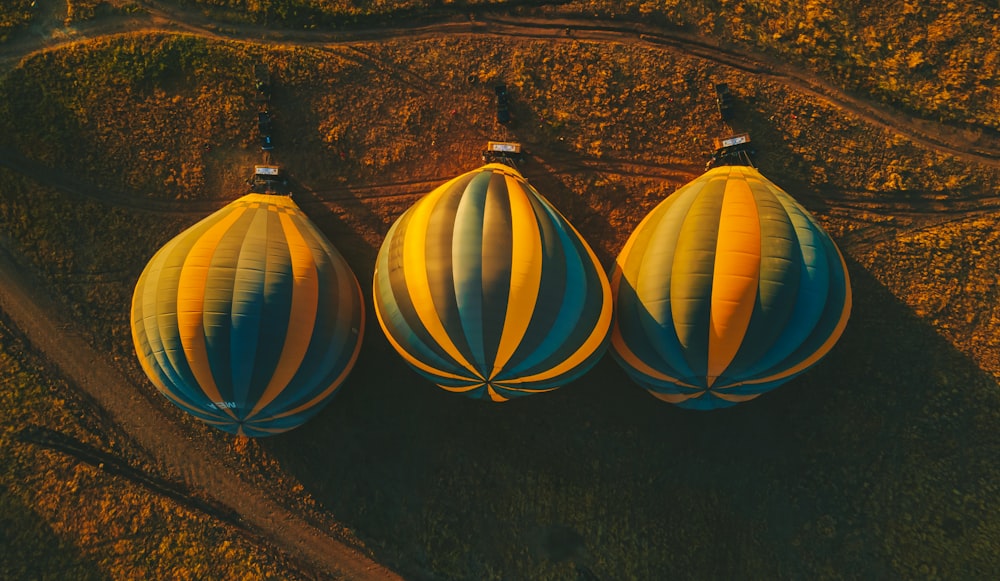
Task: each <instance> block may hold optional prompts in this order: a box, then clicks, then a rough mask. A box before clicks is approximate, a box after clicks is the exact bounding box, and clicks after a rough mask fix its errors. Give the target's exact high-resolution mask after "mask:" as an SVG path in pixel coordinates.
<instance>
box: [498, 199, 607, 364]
mask: <svg viewBox="0 0 1000 581" xmlns="http://www.w3.org/2000/svg"><path fill="white" fill-rule="evenodd" d="M550 206H551V204H550ZM552 209H553V211H554V212H556V213H557V214H559V216H560V217H562V219H563V221H564V222H565V224H566V225H567V226H568V227H569V229H570V230H572V231H573V234H574V235H575V236H576V237H577V239H579V241H580V244H581V245H582V246H583V247H584V248H585V249H586V250H587V257H588V258H589V259H590V263H591V265H592V266H593V268H594V269H595V270H596V271H597V278H598V279H599V280H600V281H601V297H602V299H603V301H602V304H601V315H600V317H598V319H597V324H596V325H594V330H593V331H592V332H591V333H590V336H589V337H587V340H586V341H584V342H583V344H582V345H580V348H579V349H577V350H576V351H575V352H574V353H573V354H572V355H570V356H569V357H567V358H566V359H565V360H563V362H562V363H560V364H559V365H556V366H555V367H553V368H552V369H549V370H548V371H543V372H541V373H536V374H535V375H530V376H528V377H521V378H519V379H518V380H517V381H512V382H511V383H523V382H533V381H545V380H548V379H551V378H553V377H558V376H560V375H562V374H564V373H568V372H569V371H571V370H572V369H574V368H576V367H577V366H578V365H580V364H581V363H583V362H584V361H585V360H586V359H587V358H588V357H590V356H591V355H592V354H593V353H594V351H596V350H597V349H598V348H599V347H600V346H601V344H602V343H604V340H605V339H607V337H608V330H609V329H610V328H611V311H612V302H611V285H610V283H608V277H606V276H604V268H603V267H602V266H601V262H600V261H599V260H597V255H596V254H594V251H593V250H592V249H591V248H590V245H589V244H587V241H586V240H584V239H583V236H581V235H580V233H579V232H578V231H577V230H576V228H575V227H573V225H572V224H570V222H569V220H566V218H565V216H563V215H562V214H561V213H560V212H559V210H556V209H555V207H554V206H553V207H552ZM505 383H506V382H505Z"/></svg>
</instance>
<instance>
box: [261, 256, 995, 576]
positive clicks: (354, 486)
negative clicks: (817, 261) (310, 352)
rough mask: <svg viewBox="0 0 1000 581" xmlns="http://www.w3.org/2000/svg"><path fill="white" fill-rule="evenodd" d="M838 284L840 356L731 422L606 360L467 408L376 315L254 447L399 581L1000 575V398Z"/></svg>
mask: <svg viewBox="0 0 1000 581" xmlns="http://www.w3.org/2000/svg"><path fill="white" fill-rule="evenodd" d="M848 267H849V271H850V274H851V277H852V282H853V288H854V297H855V305H854V313H853V316H852V320H851V322H850V323H849V324H848V328H847V330H846V332H845V334H844V335H843V337H842V338H841V340H840V342H839V344H838V345H837V346H836V347H835V348H834V350H833V351H832V352H831V353H830V354H829V355H828V356H827V357H826V358H825V359H824V360H823V361H822V362H820V364H818V365H817V366H816V367H814V368H813V369H812V370H810V371H809V372H808V373H806V374H804V375H803V376H801V377H799V378H797V379H796V380H794V381H792V382H790V383H788V384H786V385H784V386H782V387H779V388H778V389H776V390H775V391H773V392H771V393H767V394H764V395H762V396H761V397H759V398H757V399H756V400H754V401H751V402H748V403H746V404H742V405H739V406H736V407H734V408H729V409H724V410H717V411H713V412H694V411H687V410H682V409H679V408H676V407H673V406H670V405H668V404H665V403H662V402H658V401H656V400H654V399H653V398H652V397H651V396H649V395H648V394H646V392H645V391H643V390H642V389H641V388H639V387H638V386H636V385H634V384H632V383H631V382H630V381H629V380H628V379H627V377H626V376H625V374H624V372H623V371H622V370H621V369H620V368H619V367H618V366H617V365H616V364H615V363H614V361H613V360H612V359H611V358H610V357H605V358H604V359H603V360H602V361H601V362H600V363H599V364H598V365H597V366H596V367H595V368H594V369H593V370H591V372H590V373H588V374H587V375H586V376H584V377H583V378H581V379H580V380H578V381H576V382H575V383H573V384H572V385H568V386H566V387H564V388H562V389H559V390H557V391H555V392H553V393H549V394H542V395H536V396H532V397H528V398H524V399H521V400H515V401H512V402H509V403H506V404H502V405H491V404H489V403H484V402H480V401H473V400H468V399H465V398H463V397H461V396H457V395H453V394H449V393H446V392H444V391H443V390H440V389H438V388H436V387H435V386H433V385H431V384H429V383H428V382H426V381H424V380H423V379H421V378H420V377H419V376H417V375H416V373H414V372H413V371H411V370H410V369H409V368H408V367H407V366H406V365H405V364H404V363H403V362H402V360H401V359H400V358H399V357H398V356H397V355H396V354H395V353H394V351H393V350H392V348H391V347H390V346H389V345H388V343H387V341H386V340H385V338H384V336H383V335H382V333H381V332H380V330H379V329H378V326H377V325H376V324H375V323H374V321H373V319H372V318H371V317H369V323H368V326H367V333H368V336H367V337H366V338H365V346H364V349H363V350H362V354H361V356H360V358H359V360H358V363H357V365H356V367H355V369H354V371H353V372H352V374H351V377H350V378H349V379H348V382H347V384H346V385H345V386H344V387H343V388H342V390H341V393H340V394H338V397H337V398H336V399H335V400H334V401H333V403H332V404H331V405H330V406H329V407H328V408H327V409H325V410H324V411H323V412H321V413H320V415H319V416H317V417H316V418H314V419H313V420H312V421H311V422H309V423H308V424H306V425H305V426H303V427H302V428H300V429H297V430H294V431H292V432H289V433H288V434H285V435H282V436H278V437H275V438H271V439H267V440H265V441H263V442H262V444H263V445H264V446H266V447H267V449H268V450H269V451H270V452H271V453H272V454H273V455H274V456H275V457H276V458H278V459H279V461H280V462H281V463H282V465H283V466H284V467H285V468H286V469H287V470H288V471H289V472H290V473H292V474H293V475H294V476H295V477H296V478H298V479H299V481H300V482H301V483H302V484H303V485H304V486H305V487H306V489H307V490H308V491H309V492H310V493H311V494H312V495H313V496H314V497H315V498H316V500H317V501H318V502H319V503H320V506H321V507H322V508H323V510H325V511H327V512H328V513H329V514H330V515H331V516H332V517H333V518H335V519H337V520H338V521H339V522H341V523H342V524H344V525H345V526H346V527H348V528H349V529H351V530H352V531H353V532H354V533H355V534H356V535H357V537H358V538H360V539H361V540H362V541H363V542H364V543H365V544H366V546H367V547H368V548H370V549H371V550H372V551H373V553H374V555H375V557H376V558H377V559H379V560H382V561H383V562H385V563H387V564H388V565H390V566H392V567H395V568H396V569H397V570H399V571H400V572H401V573H403V574H404V575H406V576H408V577H414V578H428V579H453V578H486V577H489V576H490V575H494V576H496V575H499V576H501V577H503V578H532V577H537V576H540V575H542V574H544V573H545V572H548V571H552V570H559V568H560V567H562V568H572V567H575V568H576V572H577V574H578V575H580V576H582V577H586V578H623V577H624V578H674V577H682V578H691V577H694V578H705V577H720V576H721V577H732V578H747V577H753V578H761V577H768V578H789V577H790V578H814V577H817V576H821V575H829V574H833V575H836V576H846V577H860V578H885V577H912V576H917V575H920V574H921V572H924V571H948V572H949V574H951V573H952V572H954V573H955V574H956V575H957V576H959V577H963V578H972V577H976V576H977V574H978V573H982V572H983V571H988V570H990V569H989V567H991V566H994V567H995V566H996V564H997V561H996V560H997V557H996V556H995V555H994V553H995V551H992V550H990V548H989V546H990V544H989V543H985V544H984V543H981V542H978V541H977V539H978V540H982V539H985V538H990V530H992V529H991V527H994V526H995V523H996V518H995V517H996V515H997V514H1000V494H997V486H998V485H997V484H996V483H997V482H1000V478H998V476H1000V461H998V458H1000V435H998V434H1000V431H998V430H997V429H996V428H997V418H998V417H1000V387H998V384H997V381H996V379H995V378H994V377H993V376H991V375H989V374H987V373H985V372H983V371H982V370H980V369H979V368H978V367H977V366H976V365H975V364H974V363H973V362H972V361H970V360H969V359H968V357H966V356H965V355H964V354H962V353H961V352H959V351H957V350H956V349H955V348H954V347H953V346H952V345H951V344H949V343H948V342H947V341H946V340H945V339H943V338H942V337H941V336H940V335H939V334H938V333H937V332H936V331H935V330H934V329H933V328H932V327H930V326H929V325H927V324H926V323H925V322H923V321H922V320H920V319H919V318H917V317H916V316H914V315H913V313H912V312H911V311H910V310H909V309H908V308H907V307H906V306H905V305H904V304H902V303H901V302H900V301H899V300H898V299H897V298H896V297H894V296H893V295H892V294H891V293H889V292H888V291H887V290H886V289H885V288H884V287H883V286H882V285H881V284H880V283H879V282H878V281H877V280H875V279H874V278H873V277H872V276H871V275H870V274H868V273H867V272H866V271H865V270H864V269H863V268H862V267H861V266H860V265H859V264H858V263H856V262H854V261H851V260H849V261H848ZM369 312H370V308H369ZM588 576H589V577H588Z"/></svg>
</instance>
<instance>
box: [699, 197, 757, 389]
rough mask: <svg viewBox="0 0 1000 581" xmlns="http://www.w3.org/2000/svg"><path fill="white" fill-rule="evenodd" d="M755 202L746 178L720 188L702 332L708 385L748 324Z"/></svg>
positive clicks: (754, 276)
mask: <svg viewBox="0 0 1000 581" xmlns="http://www.w3.org/2000/svg"><path fill="white" fill-rule="evenodd" d="M760 245H761V236H760V220H759V217H758V216H757V203H756V201H755V200H754V197H753V192H751V191H750V186H749V184H747V182H746V180H743V179H730V180H729V181H727V182H726V189H725V192H724V194H723V203H722V213H721V216H720V217H719V241H718V246H717V247H716V251H715V270H714V274H713V283H712V310H711V316H710V329H709V336H708V373H707V378H706V381H707V384H708V386H709V387H711V386H712V384H713V383H714V382H715V380H716V379H717V378H718V377H719V376H720V375H722V373H723V372H724V371H725V370H726V367H728V366H729V364H730V363H732V361H733V358H734V357H735V356H736V352H737V351H739V349H740V345H742V344H743V337H744V336H745V334H746V331H747V328H748V327H749V326H750V317H751V316H752V315H753V307H754V303H755V302H756V299H757V285H758V282H759V280H758V279H759V277H760V260H761V247H760Z"/></svg>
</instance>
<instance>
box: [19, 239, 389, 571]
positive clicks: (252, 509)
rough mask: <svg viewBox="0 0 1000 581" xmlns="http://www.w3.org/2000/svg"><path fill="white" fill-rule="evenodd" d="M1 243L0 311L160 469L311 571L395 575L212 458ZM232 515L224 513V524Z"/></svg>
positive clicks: (334, 534) (331, 532)
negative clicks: (71, 327) (74, 326)
mask: <svg viewBox="0 0 1000 581" xmlns="http://www.w3.org/2000/svg"><path fill="white" fill-rule="evenodd" d="M5 246H6V245H0V309H2V310H3V312H4V313H6V314H7V316H8V317H9V318H10V319H11V320H12V321H13V323H14V325H16V326H17V328H18V329H20V330H21V331H22V332H23V333H24V335H25V337H27V339H28V341H30V343H31V344H32V345H34V346H35V347H36V348H37V349H38V350H39V351H40V352H42V353H44V354H45V355H46V357H47V358H48V359H49V360H50V361H51V362H52V363H53V364H55V365H56V366H57V367H58V368H59V369H60V371H61V372H62V373H63V374H64V375H65V376H66V377H67V378H68V379H71V380H72V382H73V383H74V384H75V385H76V386H77V388H79V389H81V390H83V391H84V392H86V393H87V394H89V395H90V396H91V397H93V398H94V400H95V401H96V402H97V403H98V405H100V406H101V408H102V409H104V410H105V411H106V412H107V413H108V414H109V416H110V417H111V419H112V421H114V422H115V423H116V424H118V425H120V426H122V428H123V429H124V430H125V431H126V433H128V434H129V435H130V436H131V437H132V438H134V440H135V442H136V444H137V445H138V446H140V447H141V448H142V449H144V450H146V451H147V452H152V454H151V455H150V457H152V458H155V459H156V460H157V461H158V462H160V463H162V468H163V471H164V473H165V474H167V475H169V477H170V478H171V479H174V480H177V481H178V482H182V483H183V484H184V487H185V488H186V489H188V490H191V491H194V492H195V493H196V494H198V495H199V496H200V497H202V498H208V499H213V504H217V506H216V507H215V509H214V510H218V511H221V512H220V514H221V513H225V514H232V515H238V518H239V520H240V521H241V522H242V523H245V525H246V526H248V527H251V529H252V530H255V531H259V532H260V534H261V535H262V536H263V537H265V538H267V539H269V540H270V541H271V542H273V543H274V544H275V545H276V546H277V547H278V548H280V549H282V550H284V551H286V552H287V553H289V554H291V555H294V556H295V557H296V558H297V559H298V560H300V561H302V562H304V563H306V564H308V566H309V567H308V568H312V569H316V570H317V571H319V572H320V574H321V575H322V576H323V577H329V578H337V579H341V578H344V579H373V580H374V579H379V580H388V579H393V580H395V579H401V578H400V577H399V576H398V575H397V574H396V573H394V572H393V571H391V570H390V569H388V568H387V567H385V566H383V565H380V564H378V563H376V562H375V561H373V560H371V559H370V558H368V557H367V556H365V555H363V554H362V553H361V552H360V551H358V550H356V549H354V548H353V547H350V546H348V545H346V544H344V543H343V542H341V541H340V540H338V538H337V537H336V533H334V532H333V531H329V530H322V529H321V528H317V525H313V524H310V523H309V522H307V521H306V520H304V519H303V518H302V517H301V516H299V515H296V514H294V513H292V512H291V511H289V510H287V509H285V508H284V507H282V506H281V505H279V504H278V503H276V502H275V501H274V500H272V499H271V498H269V497H268V496H267V495H266V494H265V493H264V492H263V491H261V490H259V489H257V488H256V487H254V486H252V485H250V484H249V483H247V482H245V481H243V480H242V479H241V478H240V477H239V476H238V475H237V474H235V473H233V472H232V471H231V470H229V469H228V468H226V467H224V466H223V465H221V464H220V463H218V462H215V461H213V458H212V454H211V452H210V451H207V450H202V449H201V448H200V447H199V444H198V443H197V442H196V441H195V440H192V439H191V437H190V435H188V434H186V433H185V432H184V431H183V430H182V429H181V428H180V427H178V426H177V425H175V424H174V423H173V422H172V421H171V420H170V419H169V418H168V417H167V416H165V415H164V414H163V412H162V411H160V409H159V407H158V406H157V405H156V404H155V403H154V402H153V401H152V399H150V398H152V397H154V396H153V395H152V394H150V393H149V392H148V390H140V389H138V388H136V386H134V385H133V384H132V383H131V382H130V381H129V380H128V378H126V377H125V376H124V375H123V374H122V372H121V371H119V370H118V369H117V368H115V367H114V365H113V364H111V363H110V362H109V361H108V360H107V358H106V357H105V356H104V355H102V354H101V353H99V352H97V351H95V350H94V349H93V348H92V347H91V346H90V344H88V343H87V342H86V341H85V340H84V339H83V338H82V337H80V336H78V335H75V334H72V333H68V332H65V331H64V329H66V328H68V321H67V320H66V319H65V318H63V317H62V316H61V315H60V314H59V313H60V310H59V308H58V307H57V306H56V305H55V304H54V303H52V302H51V300H50V299H49V298H48V297H47V296H46V295H45V293H44V292H42V291H40V289H42V288H44V287H43V286H42V285H40V284H39V283H38V282H37V281H34V280H33V279H32V278H31V277H29V276H28V275H26V274H25V273H23V272H22V271H21V270H20V269H18V268H17V267H16V265H15V262H14V260H13V259H12V258H11V257H10V256H9V255H8V253H7V252H6V250H3V248H4V247H5ZM231 518H236V517H235V516H233V517H227V518H226V519H225V521H226V522H229V520H231Z"/></svg>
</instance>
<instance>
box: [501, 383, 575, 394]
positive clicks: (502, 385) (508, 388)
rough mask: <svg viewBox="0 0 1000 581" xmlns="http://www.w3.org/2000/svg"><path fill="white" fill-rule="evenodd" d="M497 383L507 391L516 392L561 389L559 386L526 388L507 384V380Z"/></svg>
mask: <svg viewBox="0 0 1000 581" xmlns="http://www.w3.org/2000/svg"><path fill="white" fill-rule="evenodd" d="M495 385H496V386H497V387H502V388H504V389H506V390H507V391H516V392H519V393H545V392H548V391H555V390H557V389H559V388H558V387H549V388H547V389H535V388H533V389H524V388H521V387H513V386H510V385H507V383H506V382H502V381H501V382H497V383H496V384H495Z"/></svg>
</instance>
